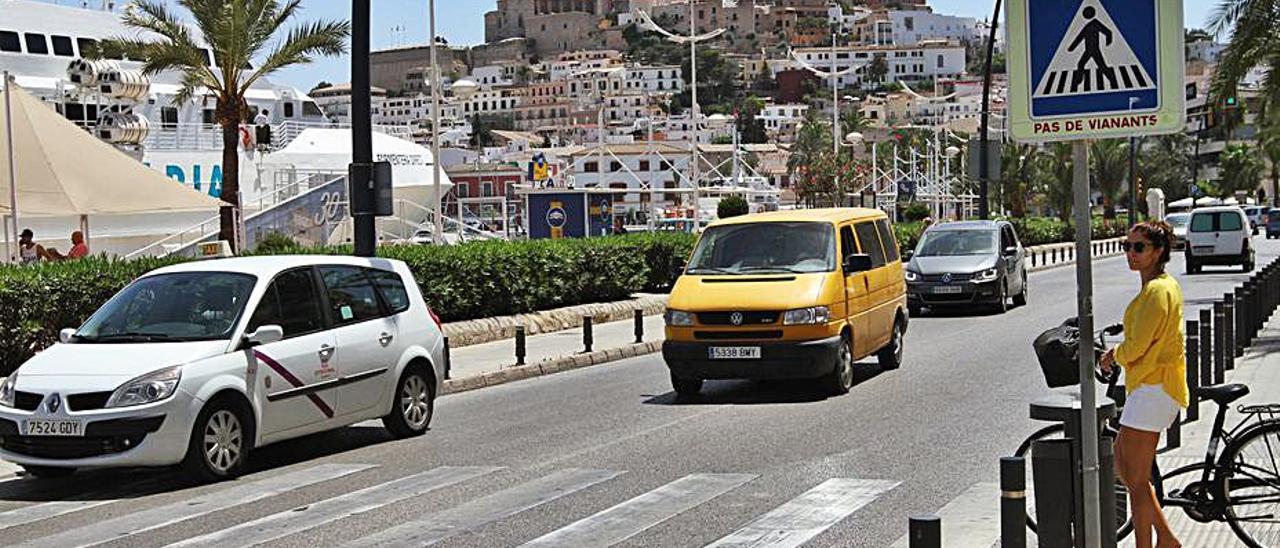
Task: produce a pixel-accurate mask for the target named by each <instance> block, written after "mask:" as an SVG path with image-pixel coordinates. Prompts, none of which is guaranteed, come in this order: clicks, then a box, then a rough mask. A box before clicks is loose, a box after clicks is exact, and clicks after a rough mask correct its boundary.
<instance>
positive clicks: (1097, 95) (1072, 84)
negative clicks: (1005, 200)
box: [1005, 0, 1186, 142]
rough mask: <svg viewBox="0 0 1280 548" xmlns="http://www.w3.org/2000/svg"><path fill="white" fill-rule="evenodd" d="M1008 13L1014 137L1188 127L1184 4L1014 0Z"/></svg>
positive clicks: (1135, 132) (1100, 134)
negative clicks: (1185, 84)
mask: <svg viewBox="0 0 1280 548" xmlns="http://www.w3.org/2000/svg"><path fill="white" fill-rule="evenodd" d="M1006 6H1007V9H1006V12H1005V17H1006V20H1007V21H1008V22H1009V24H1008V27H1007V29H1008V42H1009V57H1008V63H1009V65H1008V66H1009V102H1008V105H1009V112H1008V115H1009V118H1008V121H1009V129H1010V132H1011V133H1012V135H1013V138H1014V139H1016V140H1019V141H1034V142H1046V141H1064V140H1073V139H1086V138H1088V139H1093V138H1108V137H1132V136H1136V135H1149V134H1158V133H1173V132H1178V131H1181V130H1182V129H1183V127H1184V125H1185V120H1186V107H1185V92H1186V90H1185V88H1184V67H1183V63H1184V61H1183V30H1182V0H1010V1H1009V2H1008V4H1006Z"/></svg>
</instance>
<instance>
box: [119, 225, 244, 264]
mask: <svg viewBox="0 0 1280 548" xmlns="http://www.w3.org/2000/svg"><path fill="white" fill-rule="evenodd" d="M221 226H222V216H221V215H214V216H213V217H212V218H210V219H206V220H204V221H202V222H200V223H198V224H195V225H192V226H190V227H188V228H185V229H183V230H180V231H178V232H176V233H174V234H170V235H168V236H165V237H164V238H161V239H159V240H157V241H155V242H152V243H150V244H148V245H146V246H144V247H142V248H139V249H135V250H133V251H131V252H129V253H128V254H126V255H125V256H124V258H125V259H133V258H137V257H164V256H166V255H169V254H171V253H174V252H177V251H178V250H180V249H184V248H187V247H190V246H192V245H195V244H197V243H199V242H201V241H202V240H204V239H206V238H208V237H209V236H210V235H212V234H217V233H218V230H219V229H220V228H221Z"/></svg>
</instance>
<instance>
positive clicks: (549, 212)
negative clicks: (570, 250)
mask: <svg viewBox="0 0 1280 548" xmlns="http://www.w3.org/2000/svg"><path fill="white" fill-rule="evenodd" d="M582 197H583V193H581V192H557V193H554V194H529V195H528V196H526V199H527V200H528V208H527V211H528V212H529V238H534V239H536V238H581V237H583V236H585V235H586V234H585V233H584V232H585V229H586V223H587V218H586V215H587V212H586V211H585V209H584V208H583V204H582Z"/></svg>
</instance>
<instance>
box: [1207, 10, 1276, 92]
mask: <svg viewBox="0 0 1280 548" xmlns="http://www.w3.org/2000/svg"><path fill="white" fill-rule="evenodd" d="M1227 1H1232V0H1227ZM1239 1H1240V4H1241V5H1240V11H1239V12H1238V13H1236V14H1235V19H1234V20H1233V21H1234V24H1235V27H1234V29H1233V30H1232V32H1231V40H1230V42H1229V43H1228V44H1227V48H1226V49H1225V50H1224V51H1223V53H1222V57H1221V59H1220V61H1219V63H1218V69H1217V71H1216V72H1215V73H1214V77H1213V82H1212V86H1211V93H1212V94H1213V96H1215V97H1217V98H1219V99H1221V98H1223V97H1227V96H1229V95H1232V94H1234V93H1235V92H1236V89H1237V87H1238V86H1239V83H1240V80H1241V79H1243V78H1244V77H1245V75H1247V74H1248V73H1249V71H1250V70H1252V69H1253V67H1255V66H1257V64H1258V62H1259V61H1260V60H1262V59H1263V58H1265V57H1267V56H1268V54H1269V53H1270V52H1271V51H1272V50H1274V49H1275V47H1276V37H1275V36H1274V24H1275V18H1276V4H1275V1H1274V0H1239Z"/></svg>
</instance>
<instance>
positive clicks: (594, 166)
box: [582, 162, 600, 173]
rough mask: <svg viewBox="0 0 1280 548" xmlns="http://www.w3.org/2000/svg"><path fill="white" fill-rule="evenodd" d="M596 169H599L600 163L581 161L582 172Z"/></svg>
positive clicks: (593, 171) (595, 170)
mask: <svg viewBox="0 0 1280 548" xmlns="http://www.w3.org/2000/svg"><path fill="white" fill-rule="evenodd" d="M598 171H600V165H599V164H597V163H595V162H583V163H582V172H583V173H596V172H598Z"/></svg>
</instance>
